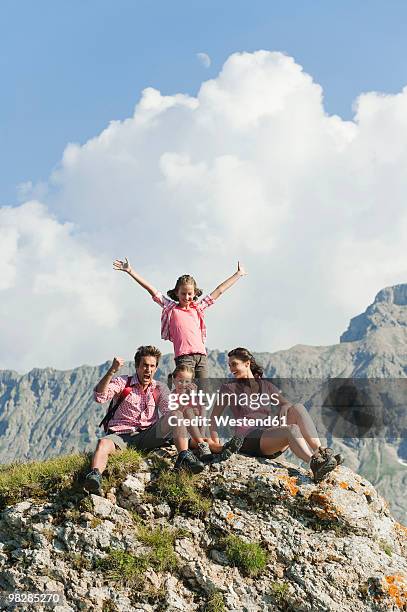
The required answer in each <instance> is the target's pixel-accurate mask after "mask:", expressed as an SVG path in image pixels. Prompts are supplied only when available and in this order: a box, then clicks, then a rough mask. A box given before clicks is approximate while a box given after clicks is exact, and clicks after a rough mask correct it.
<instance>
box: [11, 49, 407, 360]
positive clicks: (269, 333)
mask: <svg viewBox="0 0 407 612" xmlns="http://www.w3.org/2000/svg"><path fill="white" fill-rule="evenodd" d="M406 124H407V89H404V90H403V91H402V92H401V93H399V94H396V95H383V94H379V93H375V92H370V93H364V94H362V95H361V96H360V97H359V98H358V100H357V101H356V102H355V117H354V120H353V121H344V120H342V119H341V118H340V117H338V116H335V115H334V116H330V115H328V114H327V113H326V112H325V110H324V106H323V92H322V88H321V87H320V85H318V84H317V83H315V82H314V81H313V79H312V77H311V76H310V75H308V74H307V73H305V72H304V71H303V69H302V67H301V66H300V65H298V64H297V63H296V62H295V61H294V60H293V59H292V58H290V57H288V56H286V55H283V54H281V53H275V52H274V53H272V52H267V51H258V52H256V53H237V54H233V55H232V56H231V57H230V58H229V59H228V60H227V61H226V63H225V65H224V66H223V69H222V70H221V72H220V73H219V75H218V76H217V77H216V78H214V79H211V80H208V81H206V82H204V83H203V84H202V86H201V88H200V90H199V92H198V94H197V96H196V97H192V96H188V95H183V94H176V95H173V96H163V95H161V94H160V92H158V91H156V90H155V89H152V88H148V89H146V90H145V91H144V92H143V94H142V96H141V99H140V101H139V102H138V104H137V105H136V107H135V110H134V114H133V116H132V117H130V118H128V119H126V120H125V121H121V122H120V121H114V122H111V123H110V124H109V125H108V126H107V127H106V129H105V130H103V132H102V133H101V134H99V135H97V136H95V137H94V138H93V139H91V140H89V141H88V142H86V143H85V144H83V145H78V144H69V145H68V146H67V147H66V149H65V152H64V154H63V157H62V160H61V162H60V164H59V167H58V169H57V170H56V171H54V172H53V173H52V175H51V176H50V178H49V181H48V184H47V185H46V186H44V185H41V186H39V187H38V186H37V187H36V186H33V187H32V190H33V191H32V193H31V196H30V186H29V185H25V187H24V189H25V191H24V193H25V194H26V196H27V197H32V198H38V197H40V196H39V195H38V194H39V193H41V197H40V199H41V204H40V203H38V202H28V203H25V204H23V205H21V206H18V207H14V208H5V209H1V214H0V229H1V233H2V236H4V240H2V242H1V247H0V249H1V253H0V254H1V255H2V257H1V264H0V265H1V268H2V269H1V273H0V290H1V292H2V293H1V296H2V302H1V303H2V308H3V311H4V309H5V308H7V312H8V314H7V322H5V317H4V316H3V317H2V323H1V325H2V326H3V328H4V329H1V333H2V334H4V335H5V338H6V341H5V342H2V351H3V354H1V355H0V357H1V366H2V367H15V368H17V369H19V368H20V369H21V367H29V366H33V365H36V366H39V365H44V364H49V365H54V366H58V367H68V366H74V365H77V364H80V363H83V362H84V361H86V362H91V363H99V362H101V361H103V360H104V359H107V358H108V357H109V356H110V354H113V353H116V352H121V353H125V356H129V355H131V354H132V352H133V350H134V348H135V347H136V346H137V345H138V343H143V342H149V343H150V342H152V343H156V344H159V345H160V346H161V347H163V348H164V347H165V348H167V350H168V351H170V350H171V345H170V344H169V343H165V344H162V343H160V341H159V309H158V307H157V306H156V305H154V304H153V303H152V302H151V301H150V298H149V297H148V296H147V294H144V293H143V291H142V289H141V288H139V287H137V286H136V285H135V283H134V284H133V285H132V284H131V281H130V279H128V278H127V277H125V276H124V275H120V274H119V273H113V272H112V271H111V260H112V259H113V258H116V257H121V256H125V255H127V256H128V257H129V259H130V261H131V263H132V265H133V266H134V267H135V268H136V269H138V270H139V271H140V273H141V274H142V275H143V276H145V277H147V278H148V279H149V280H150V281H151V282H152V283H153V284H155V285H156V286H158V287H159V288H161V289H162V290H167V289H169V288H170V287H172V286H173V285H174V283H175V280H176V278H177V277H178V276H179V275H181V274H183V273H186V272H188V273H192V274H193V275H194V276H195V277H196V278H197V280H198V283H199V285H201V286H203V288H204V289H205V290H207V291H210V290H212V289H213V288H214V287H215V286H216V285H217V284H218V283H219V282H220V281H221V280H223V279H224V278H225V277H227V276H229V275H230V274H232V273H233V271H234V268H235V265H236V262H237V259H240V260H241V261H243V262H244V263H245V265H246V267H247V268H248V270H249V276H248V277H245V278H244V279H241V280H239V282H238V284H237V286H235V287H233V288H232V289H231V290H230V291H229V292H228V293H226V294H225V295H224V296H222V297H221V299H220V300H219V302H217V303H216V305H215V306H214V307H213V308H212V309H210V310H209V311H208V314H207V318H208V330H209V333H208V345H209V346H210V347H212V348H219V349H229V348H231V347H232V346H235V345H247V346H248V347H249V348H251V349H253V350H270V351H273V350H277V349H280V348H288V347H289V346H291V345H292V344H295V343H309V344H328V343H333V342H335V341H337V340H338V338H339V335H340V334H341V333H342V331H343V330H344V329H345V328H346V327H347V323H348V320H349V318H350V317H351V316H354V315H355V314H357V313H358V312H359V311H361V310H363V309H364V308H365V307H366V305H367V304H368V303H369V302H370V301H371V300H372V299H373V297H374V294H375V293H376V291H378V290H379V289H380V288H382V287H384V286H386V285H389V284H393V283H398V282H403V281H404V280H405V279H406V273H407V261H406V258H405V257H403V256H404V245H405V244H406V241H407V218H406V211H405V205H404V202H405V199H406V195H407V178H406V175H405V171H404V168H405V167H406V162H407V135H406ZM39 189H40V191H39ZM67 221H68V222H67ZM28 303H29V304H30V308H29V315H28V314H27V308H26V307H25V306H24V304H28ZM225 319H226V320H227V325H225ZM124 326H125V329H124ZM41 338H44V342H41ZM51 338H52V340H51ZM17 339H18V342H17ZM21 364H23V366H21Z"/></svg>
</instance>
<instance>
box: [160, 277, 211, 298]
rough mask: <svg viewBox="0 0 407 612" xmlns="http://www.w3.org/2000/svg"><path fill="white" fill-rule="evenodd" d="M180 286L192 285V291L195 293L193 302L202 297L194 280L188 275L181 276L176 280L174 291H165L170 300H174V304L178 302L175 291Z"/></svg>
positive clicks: (200, 290)
mask: <svg viewBox="0 0 407 612" xmlns="http://www.w3.org/2000/svg"><path fill="white" fill-rule="evenodd" d="M181 285H193V286H194V291H195V295H194V300H197V299H198V298H199V297H200V296H201V295H202V289H198V286H197V284H196V280H195V279H194V277H193V276H191V275H190V274H183V275H182V276H180V277H179V278H178V280H177V282H176V283H175V287H174V289H169V290H168V291H167V295H168V297H169V298H170V299H171V300H174V302H178V301H179V300H178V296H177V291H178V289H179V288H180V287H181Z"/></svg>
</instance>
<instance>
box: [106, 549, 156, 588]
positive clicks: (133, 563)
mask: <svg viewBox="0 0 407 612" xmlns="http://www.w3.org/2000/svg"><path fill="white" fill-rule="evenodd" d="M148 566H149V562H148V557H147V555H137V556H136V555H133V554H131V553H128V552H126V551H124V550H114V549H110V550H109V551H108V554H107V556H106V557H105V558H104V559H98V560H97V561H96V567H97V568H98V569H101V570H102V571H103V574H104V576H105V577H106V579H107V580H111V581H113V582H120V583H122V584H123V585H125V586H129V587H137V586H139V585H140V579H141V576H142V575H143V574H144V572H145V571H146V569H147V568H148Z"/></svg>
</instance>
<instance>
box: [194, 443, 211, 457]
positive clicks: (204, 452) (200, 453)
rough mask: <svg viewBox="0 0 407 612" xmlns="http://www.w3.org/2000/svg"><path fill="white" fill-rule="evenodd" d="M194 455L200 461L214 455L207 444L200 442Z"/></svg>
mask: <svg viewBox="0 0 407 612" xmlns="http://www.w3.org/2000/svg"><path fill="white" fill-rule="evenodd" d="M194 454H195V456H196V457H198V459H203V458H204V457H207V456H208V455H211V454H212V453H211V449H210V448H209V444H208V443H207V442H198V446H197V447H196V449H195V450H194Z"/></svg>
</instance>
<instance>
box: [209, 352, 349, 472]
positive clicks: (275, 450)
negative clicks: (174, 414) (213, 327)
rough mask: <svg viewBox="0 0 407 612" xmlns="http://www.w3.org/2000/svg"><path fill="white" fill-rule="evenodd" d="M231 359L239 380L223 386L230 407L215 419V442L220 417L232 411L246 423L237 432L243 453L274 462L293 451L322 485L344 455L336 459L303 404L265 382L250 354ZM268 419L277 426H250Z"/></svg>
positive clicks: (220, 408) (222, 404) (217, 412)
mask: <svg viewBox="0 0 407 612" xmlns="http://www.w3.org/2000/svg"><path fill="white" fill-rule="evenodd" d="M228 357H229V368H230V371H231V372H232V374H233V376H234V379H235V380H234V381H232V382H231V383H226V384H224V385H222V387H221V389H220V390H219V396H220V398H222V396H223V397H226V398H227V399H226V403H225V402H224V401H221V402H220V403H219V404H218V405H217V406H216V407H215V409H214V411H213V413H212V415H211V438H212V439H213V440H214V441H215V442H219V436H218V432H217V422H216V417H219V416H220V415H221V414H222V412H223V411H224V409H225V408H230V409H231V410H232V412H233V416H234V417H236V418H237V419H242V421H243V422H242V423H241V424H239V425H238V426H237V427H236V432H235V434H236V436H238V438H240V443H241V447H240V452H242V453H245V454H247V455H251V456H254V457H267V458H272V459H274V458H276V457H278V456H279V455H281V454H282V453H283V452H284V451H285V450H287V449H288V448H289V449H290V450H291V451H292V452H293V453H294V454H295V455H296V456H297V457H299V458H300V459H302V460H303V461H305V462H306V463H308V464H309V465H310V468H311V470H312V473H313V476H314V480H315V482H319V481H321V480H322V479H323V478H324V477H325V476H326V475H327V474H328V473H329V472H331V471H332V470H333V469H335V468H336V466H337V465H339V464H340V463H342V459H341V457H340V455H334V453H333V451H332V449H330V448H322V447H321V442H320V439H319V437H318V433H317V431H316V429H315V425H314V423H313V421H312V419H311V417H310V415H309V414H308V411H307V410H306V408H305V407H304V406H303V405H302V404H290V403H289V402H288V401H287V400H285V399H284V398H283V397H282V396H281V395H280V393H279V391H278V389H277V388H276V387H275V386H274V385H273V384H272V383H271V382H269V381H267V380H262V377H263V369H262V368H261V366H259V364H258V363H256V360H255V358H254V357H253V355H252V354H251V353H250V351H248V350H247V349H245V348H242V347H239V348H235V349H233V350H232V351H230V353H228ZM261 394H263V395H262V397H263V399H266V397H267V396H268V397H269V398H270V401H269V402H268V405H260V403H259V401H258V399H259V397H261ZM253 398H255V399H256V401H255V402H253V401H252V399H253ZM242 400H245V401H242ZM253 405H254V406H255V407H254V408H253ZM267 417H269V419H268V420H269V421H270V417H274V421H275V422H276V426H271V427H270V426H268V427H258V426H257V425H253V424H248V423H247V421H248V420H249V419H256V420H259V421H263V420H264V419H266V418H267ZM276 417H277V418H276ZM273 424H274V423H273ZM235 439H236V437H235ZM225 458H226V457H225Z"/></svg>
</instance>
